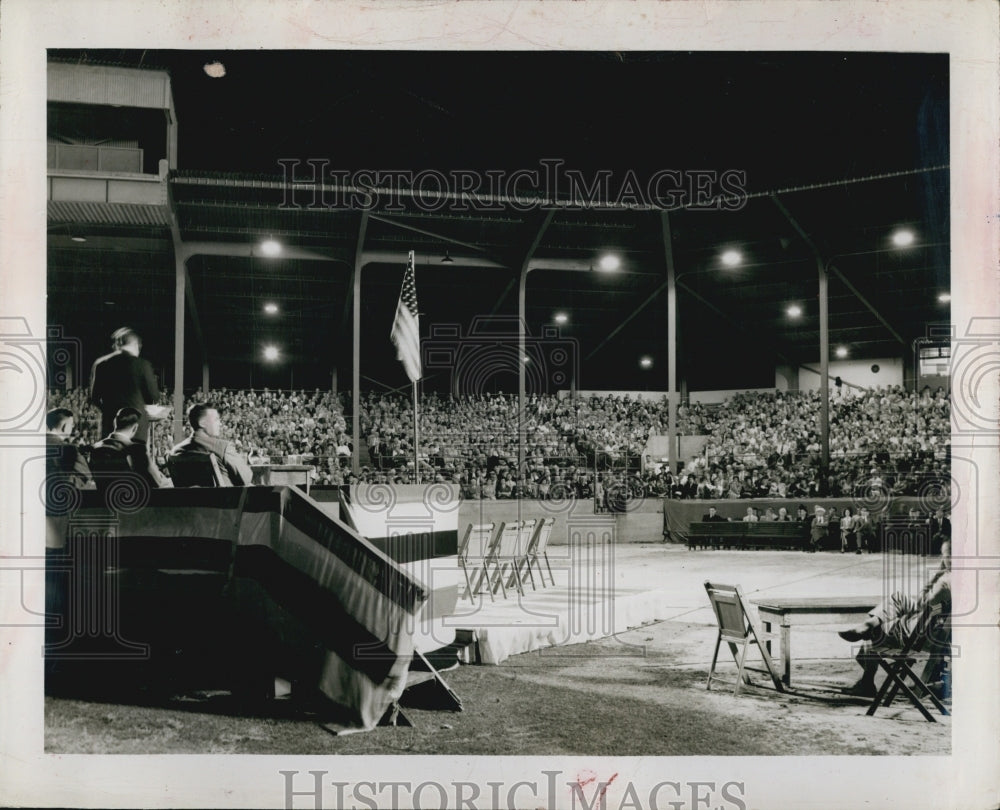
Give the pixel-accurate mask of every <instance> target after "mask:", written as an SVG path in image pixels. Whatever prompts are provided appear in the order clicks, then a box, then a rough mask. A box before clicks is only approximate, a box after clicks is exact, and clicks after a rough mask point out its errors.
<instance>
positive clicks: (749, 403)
mask: <svg viewBox="0 0 1000 810" xmlns="http://www.w3.org/2000/svg"><path fill="white" fill-rule="evenodd" d="M80 394H81V392H79V391H71V392H59V393H58V394H57V393H55V392H53V394H52V397H51V402H50V406H51V407H56V406H64V407H68V408H69V409H70V410H72V411H74V412H75V413H77V414H78V415H79V418H78V424H77V430H78V432H79V437H80V441H82V442H85V443H89V442H92V441H97V440H99V439H101V438H103V436H105V435H107V433H102V432H101V431H100V430H99V429H98V427H97V421H96V420H95V417H94V415H93V414H94V412H93V409H92V408H91V409H88V407H87V403H86V401H85V399H81V398H80ZM161 399H162V398H161ZM203 401H204V402H214V403H217V404H218V405H219V406H221V407H223V408H224V409H225V412H226V421H227V426H228V428H229V430H230V432H231V435H232V438H233V440H234V442H237V441H238V442H241V445H239V446H240V447H242V448H244V449H247V450H249V449H257V450H258V451H259V452H260V453H261V455H263V456H268V457H270V458H271V459H272V460H273V461H274V462H275V463H281V461H283V460H285V459H286V458H287V457H289V456H291V457H302V458H304V459H308V463H313V464H315V465H316V466H317V468H318V470H320V471H321V473H322V474H323V475H326V476H327V477H330V478H331V479H332V478H335V477H337V476H338V475H340V473H339V472H337V471H336V470H337V469H339V468H336V469H334V468H330V467H329V466H328V459H330V458H335V457H336V456H337V454H338V451H339V452H340V453H341V454H342V455H341V458H342V459H346V458H347V456H346V455H343V453H344V450H345V449H346V450H347V451H351V450H352V448H351V447H350V441H349V439H348V437H349V430H348V427H347V420H346V419H345V416H344V411H343V403H342V401H341V398H340V397H338V396H337V395H335V394H332V393H330V392H326V393H323V392H319V391H317V392H315V393H309V392H305V391H284V392H280V391H264V392H260V391H225V390H217V391H212V392H199V395H198V396H196V397H195V398H194V399H189V400H188V403H187V404H188V405H190V404H194V403H195V402H203ZM818 411H819V399H818V395H817V394H816V393H815V392H802V393H795V394H791V393H786V392H780V393H775V394H736V395H734V396H733V397H731V398H730V399H729V400H728V401H727V402H725V403H723V404H722V405H719V406H713V407H712V408H711V409H707V408H705V407H704V406H701V405H698V404H697V403H695V404H691V405H684V406H682V407H680V408H678V423H679V425H680V426H681V430H682V431H684V432H686V433H701V434H703V435H705V437H706V440H707V443H706V445H705V449H704V452H703V453H702V454H701V455H700V456H698V457H697V458H695V459H689V460H688V461H687V462H686V463H685V465H684V469H683V470H682V471H681V472H680V473H673V472H671V471H670V470H667V469H663V470H661V471H659V472H657V470H656V465H655V464H653V465H650V468H649V469H648V470H646V471H644V472H643V473H642V474H641V476H640V477H639V479H638V480H639V482H640V483H641V484H642V488H643V489H644V490H645V492H646V493H647V494H653V495H658V494H660V493H665V494H667V496H668V497H675V498H707V499H710V498H725V497H731V498H739V497H742V496H743V495H744V492H745V493H746V494H747V495H753V494H755V493H756V494H765V495H767V497H774V498H777V497H787V498H808V497H815V496H816V495H817V494H818V491H819V486H818V483H817V482H818V481H819V480H820V478H819V440H818V437H817V435H816V431H815V429H814V428H813V425H815V424H816V420H817V419H818ZM904 413H905V414H906V415H907V416H906V419H903V418H902V414H904ZM420 414H421V424H420V430H421V436H422V437H424V447H426V448H427V456H426V457H425V458H424V459H422V461H421V472H422V475H429V474H430V471H431V467H433V468H434V469H436V470H442V472H441V474H442V475H443V476H444V477H445V478H446V479H449V478H450V479H451V480H457V478H458V476H460V475H463V474H464V475H465V476H466V481H467V482H471V481H472V479H473V478H474V477H475V476H481V477H483V480H485V475H486V474H487V473H488V472H490V471H493V470H496V469H499V468H500V466H501V464H506V467H507V471H508V476H510V477H512V478H513V480H514V481H515V482H518V483H516V484H515V485H514V486H513V488H512V490H511V492H512V494H513V492H515V491H518V492H519V491H522V488H521V486H520V483H519V482H520V477H521V475H522V474H523V475H524V476H525V486H524V491H527V492H533V491H534V489H535V486H536V485H537V487H538V489H539V490H542V489H547V491H548V493H549V494H550V495H552V496H554V495H556V494H558V495H559V497H584V496H583V495H582V493H584V492H585V491H586V489H587V484H588V483H589V484H590V486H591V489H592V490H593V489H594V488H596V484H597V481H596V479H594V478H593V474H594V472H596V473H599V474H601V475H606V478H603V479H602V480H601V482H600V483H601V486H602V488H603V489H604V490H605V492H607V490H608V487H609V485H610V484H611V482H612V480H617V479H618V478H619V477H620V473H621V471H622V470H623V469H624V468H625V466H626V464H628V469H629V470H630V471H631V470H634V469H636V468H637V467H638V465H639V461H640V458H641V454H642V453H643V451H644V450H645V447H646V441H647V439H648V437H649V435H650V432H651V431H654V432H658V431H659V428H657V427H656V426H657V425H659V426H660V427H661V428H662V425H664V424H665V423H666V421H667V402H666V399H665V398H663V399H661V400H659V401H656V402H650V401H640V400H632V399H627V398H624V397H616V396H607V397H597V396H594V397H585V398H565V399H560V398H558V397H555V396H543V395H533V396H531V397H529V399H528V402H527V408H526V413H525V426H526V429H525V436H526V446H525V468H524V469H522V470H515V465H516V462H517V458H518V438H517V437H518V425H519V421H518V408H517V399H516V397H512V396H508V395H503V394H497V395H485V394H484V395H481V396H461V397H439V396H437V395H434V394H428V395H426V396H425V397H424V398H423V401H422V403H421V410H420ZM359 419H360V424H361V435H362V436H363V437H365V438H366V439H367V440H368V446H369V452H370V454H371V456H372V463H371V467H370V469H369V470H368V471H367V472H364V473H362V475H361V479H362V480H366V481H373V480H375V476H376V475H378V474H379V472H380V468H381V469H384V470H385V471H386V472H388V473H390V474H391V476H392V477H399V478H400V479H401V480H403V481H410V480H412V478H413V473H414V469H413V466H412V460H413V454H412V448H411V445H410V442H411V438H410V435H411V433H412V424H411V419H410V413H409V403H408V401H407V400H406V398H404V397H398V396H395V395H380V394H374V393H368V394H365V395H363V396H362V399H361V413H360V414H359ZM949 431H950V423H949V412H948V400H947V397H946V396H944V395H942V396H940V397H934V398H928V399H927V401H926V402H924V401H923V400H920V401H918V398H917V397H916V395H908V394H905V393H904V392H902V391H901V390H884V389H883V390H882V391H878V390H873V391H868V392H861V393H858V394H852V395H851V396H845V397H840V398H837V399H836V400H835V401H834V402H833V403H832V404H831V421H830V444H831V469H830V473H829V474H830V475H831V476H833V477H834V479H835V481H837V482H838V483H839V486H840V487H841V490H842V491H843V492H845V493H847V492H851V493H855V492H856V493H857V494H858V497H869V496H871V497H876V498H878V497H884V496H886V495H888V494H890V493H892V494H910V495H913V494H918V492H919V491H920V487H921V486H925V485H926V480H927V476H928V475H934V476H936V477H939V478H941V479H942V480H943V481H944V482H947V480H948V476H947V463H948V462H947V458H948V450H949V447H948V442H949V440H948V435H949ZM345 439H347V442H346V443H345ZM171 445H172V440H171V436H170V435H169V426H168V425H166V424H165V423H164V422H153V423H152V424H151V426H150V431H149V454H150V456H152V457H153V458H154V459H155V460H156V461H157V463H158V464H159V465H160V466H163V464H164V463H165V460H166V455H167V453H168V452H169V451H170V448H171ZM441 462H445V463H446V464H447V465H448V466H449V467H450V469H449V470H443V469H442V468H443V467H444V465H443V464H442V463H441ZM428 465H430V466H428ZM588 469H589V470H592V471H593V472H592V473H591V478H589V479H588V478H587V477H586V476H581V475H580V474H579V473H580V471H581V470H588ZM869 471H870V472H869ZM543 475H546V476H547V478H548V482H547V484H545V485H544V486H543V484H542V480H543V479H542V476H543ZM628 479H629V486H628V491H630V492H633V493H634V492H636V491H638V489H637V488H636V486H635V483H636V479H635V477H634V476H633V475H632V473H631V472H629V474H628ZM390 480H391V479H390ZM824 480H825V479H824ZM765 485H766V492H764V487H765ZM945 487H946V484H945ZM494 495H495V492H494ZM539 497H543V495H542V493H541V492H540V493H539ZM603 501H604V498H603V497H598V503H599V504H602V503H603ZM599 508H600V507H599Z"/></svg>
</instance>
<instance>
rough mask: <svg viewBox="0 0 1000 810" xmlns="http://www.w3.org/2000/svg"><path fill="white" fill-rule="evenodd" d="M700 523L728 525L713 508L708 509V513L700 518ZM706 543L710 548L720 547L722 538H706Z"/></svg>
mask: <svg viewBox="0 0 1000 810" xmlns="http://www.w3.org/2000/svg"><path fill="white" fill-rule="evenodd" d="M701 522H702V523H728V521H727V520H726V518H724V517H723V516H722V515H720V514H719V513H718V512H717V511H716V509H715V507H714V506H710V507H708V512H707V513H706V514H704V515H702V516H701ZM706 541H707V543H708V545H710V546H711V547H712V548H715V547H716V545H721V544H722V538H721V537H708V538H706Z"/></svg>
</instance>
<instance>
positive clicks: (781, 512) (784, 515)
mask: <svg viewBox="0 0 1000 810" xmlns="http://www.w3.org/2000/svg"><path fill="white" fill-rule="evenodd" d="M775 520H778V521H780V522H781V523H785V522H786V521H791V518H790V517H789V516H788V510H787V509H786V508H785V507H784V506H782V507H779V509H778V517H777V518H775Z"/></svg>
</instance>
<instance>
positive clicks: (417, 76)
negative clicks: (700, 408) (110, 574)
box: [48, 50, 950, 390]
mask: <svg viewBox="0 0 1000 810" xmlns="http://www.w3.org/2000/svg"><path fill="white" fill-rule="evenodd" d="M50 58H51V59H57V60H60V61H69V62H73V63H84V64H95V63H114V64H120V65H126V66H131V67H144V68H147V67H161V68H163V69H166V70H167V71H168V72H169V74H170V77H171V82H172V91H173V96H174V103H175V107H176V113H177V118H178V121H179V145H178V146H179V157H178V167H179V168H178V169H177V170H176V171H173V172H171V175H170V180H169V185H170V193H171V196H172V198H173V203H174V206H175V209H176V211H177V216H178V224H179V228H180V237H181V239H182V240H183V241H185V242H204V243H211V244H217V245H219V246H221V248H220V249H221V250H222V251H223V252H225V250H226V248H227V246H228V247H231V246H233V245H244V246H246V245H259V243H260V241H261V240H263V239H266V238H273V239H275V240H277V241H279V242H280V243H281V244H282V245H283V246H285V248H286V255H287V251H288V250H291V249H296V248H297V249H300V250H302V251H312V252H314V253H318V254H322V255H323V256H325V257H328V259H329V260H326V261H315V260H307V259H290V258H268V257H265V256H262V255H260V253H259V251H256V250H255V255H244V256H242V257H241V256H227V255H198V256H195V257H194V258H192V259H191V260H190V262H189V265H188V267H189V272H190V277H191V287H192V293H193V298H194V301H195V305H196V309H197V311H198V316H199V326H200V329H201V331H202V333H203V335H204V342H205V347H206V351H207V355H208V357H207V359H208V363H209V367H210V370H211V379H212V384H213V386H222V385H225V386H229V387H247V386H249V385H253V386H254V387H262V386H263V385H270V386H279V387H288V386H289V384H293V385H294V387H296V388H298V387H310V388H311V387H315V386H325V385H328V384H329V381H330V374H331V370H332V369H333V368H334V367H339V369H340V380H339V385H340V387H341V388H346V387H347V386H348V379H349V368H350V366H349V364H350V335H351V331H350V315H351V298H350V290H351V273H352V269H353V266H354V260H355V252H356V250H357V244H358V237H359V233H360V231H361V226H362V218H363V217H365V221H366V224H365V236H364V250H365V251H369V252H372V253H380V254H392V255H393V257H396V256H401V255H404V254H405V253H406V251H408V250H413V251H415V252H416V254H417V257H418V261H419V262H421V263H420V264H418V268H417V290H418V297H419V303H420V310H421V331H422V333H423V335H424V337H425V338H426V337H427V336H428V335H430V334H431V331H432V329H433V330H434V332H435V334H436V335H440V334H441V329H440V327H446V326H448V325H454V327H455V329H457V330H458V331H459V332H460V333H461V334H465V335H467V334H468V333H469V331H470V330H471V329H472V328H473V325H474V323H476V324H478V328H480V329H482V328H483V325H484V323H485V322H484V320H483V318H484V317H486V316H488V323H489V324H490V326H491V327H493V328H496V329H502V330H506V331H507V332H508V333H509V331H510V328H511V326H510V324H511V323H512V320H511V319H512V318H514V317H516V314H517V276H518V272H519V270H520V268H521V264H522V262H523V261H524V259H525V257H526V256H528V255H530V256H533V257H534V258H535V259H536V261H537V263H538V264H539V267H538V269H536V270H533V271H532V272H531V274H530V275H529V279H528V287H527V314H528V326H529V329H530V332H531V334H532V335H534V336H535V337H536V338H538V339H542V338H541V336H542V334H543V328H545V327H550V326H552V325H553V324H554V318H555V315H556V313H564V314H565V315H566V322H565V323H563V324H561V325H559V330H560V331H559V335H558V340H564V339H570V340H572V341H573V342H572V343H570V344H568V345H569V346H570V347H571V348H570V351H571V352H573V353H575V356H576V357H577V359H578V361H579V365H580V369H581V370H580V372H579V375H578V377H577V379H576V382H577V385H578V386H579V387H581V388H585V389H592V388H610V389H632V388H650V389H654V390H656V389H660V390H662V389H666V387H667V368H666V339H667V331H666V294H665V278H666V276H665V273H666V270H665V267H666V263H665V262H666V260H665V250H664V236H663V222H662V217H661V215H660V212H659V209H661V208H667V209H670V213H669V215H668V221H669V227H670V233H671V243H672V250H673V261H674V264H675V267H676V272H677V275H678V279H679V287H680V290H679V298H678V310H679V329H680V356H681V360H680V363H679V368H680V372H681V376H682V377H684V378H686V380H687V381H688V385H689V388H690V389H691V390H699V389H713V388H733V387H768V386H771V385H773V382H774V375H773V368H774V364H775V362H779V363H780V362H788V363H793V364H796V363H810V364H811V363H815V362H816V361H817V359H818V351H819V350H818V341H819V339H818V312H817V302H816V300H817V262H816V258H815V254H814V251H813V248H814V247H815V248H816V249H818V250H819V251H820V253H821V254H822V255H823V256H824V257H825V258H826V259H828V260H831V262H832V265H833V266H835V267H836V268H837V270H838V271H839V273H834V274H833V275H831V279H830V340H831V345H832V346H844V347H846V348H847V349H848V351H849V356H850V357H852V358H856V359H866V358H872V359H874V358H882V357H893V356H895V357H899V356H902V357H903V358H904V359H905V360H907V361H908V360H909V359H910V358H911V356H912V355H911V352H912V342H913V341H914V340H915V339H916V338H919V337H923V336H925V335H926V334H927V332H928V329H929V328H930V327H931V325H933V324H939V323H945V322H947V321H948V315H949V313H948V306H947V305H946V304H942V303H941V302H940V301H939V300H938V297H939V295H940V294H941V293H943V292H946V291H947V290H948V288H949V283H950V267H949V172H948V169H947V166H948V154H949V151H948V150H949V146H948V57H947V54H870V53H866V54H855V53H812V54H804V53H739V54H736V53H632V52H629V53H604V52H586V53H584V52H532V53H521V52H517V53H493V52H435V53H430V52H337V51H324V52H318V51H306V52H301V51H299V52H257V51H255V52H212V53H204V52H195V51H117V50H116V51H80V50H76V51H50ZM215 61H218V62H219V63H221V64H222V65H224V67H225V74H226V75H225V76H224V77H222V78H211V77H209V75H208V74H207V73H206V71H205V69H204V66H205V65H206V64H209V63H212V62H215ZM87 114H88V113H87V111H85V110H84V111H81V110H79V109H70V108H68V107H66V106H65V105H64V106H60V105H50V128H52V127H53V126H57V127H60V128H65V126H66V122H67V121H71V120H72V116H74V115H76V116H80V115H83V116H86V115H87ZM310 160H311V161H314V164H309V163H308V161H310ZM290 161H291V162H290ZM295 161H298V165H297V166H295V167H294V168H292V166H293V163H294V162H295ZM314 165H315V166H318V167H319V168H320V170H321V171H324V172H326V175H325V176H326V183H327V186H326V187H325V188H323V189H321V194H320V195H319V198H318V199H317V197H316V191H317V188H316V186H315V185H314V184H311V183H310V182H308V180H309V179H310V177H311V176H312V172H313V166H314ZM557 165H558V168H555V167H556V166H557ZM389 170H398V171H403V172H409V176H408V177H406V178H405V179H403V180H402V181H400V180H399V179H398V178H397V179H396V180H395V181H394V182H398V183H399V184H400V185H402V186H403V187H404V189H405V190H404V193H402V194H399V195H389V194H386V193H384V192H383V193H380V194H379V195H378V200H377V201H375V202H373V201H372V200H371V198H370V197H366V196H365V195H361V194H353V195H352V194H350V193H349V191H345V187H351V188H357V187H358V185H359V184H361V183H363V182H364V181H366V180H368V181H369V182H370V181H371V180H372V179H375V180H376V185H379V186H381V187H384V186H385V183H386V182H388V181H387V180H386V178H387V177H389V175H387V174H386V172H389ZM366 171H367V172H368V175H367V176H366V175H365V174H364V172H366ZM421 171H423V172H424V174H422V175H418V176H414V174H415V173H417V172H421ZM546 171H548V172H549V173H550V175H551V174H553V173H554V174H556V175H558V176H559V181H558V183H557V184H556V185H555V186H554V185H553V184H551V183H550V184H546V182H545V177H546ZM334 172H337V173H339V174H334ZM518 172H521V173H520V174H518ZM524 172H529V174H525V173H524ZM359 173H360V174H359ZM375 173H382V176H381V177H378V178H375V177H374V175H375ZM531 173H533V174H531ZM574 173H575V174H574ZM290 177H294V178H295V179H296V180H299V181H303V180H305V181H306V182H304V183H303V185H301V186H300V187H298V188H297V189H296V190H295V192H294V195H293V196H292V197H290V196H289V191H288V187H287V183H286V181H287V180H288V179H289V178H290ZM605 178H606V182H605ZM574 180H575V182H576V190H577V192H579V193H582V194H584V195H587V194H590V195H592V199H590V200H588V201H586V202H587V204H584V205H569V204H568V203H569V202H572V200H571V199H570V195H571V191H572V190H573V181H574ZM462 183H466V184H478V185H477V187H476V189H475V194H476V199H475V200H470V199H469V198H468V197H466V198H465V200H464V202H465V205H462V204H460V201H459V200H457V199H454V198H441V197H438V196H435V194H434V193H433V192H435V191H438V190H442V189H443V190H445V191H452V192H455V191H459V190H461V189H462V188H463V186H462V185H461V184H462ZM471 187H472V186H471V185H466V186H464V188H471ZM577 196H578V197H579V194H578V195H577ZM512 198H515V199H512ZM538 198H544V200H546V201H547V202H548V203H549V204H541V203H540V202H539V200H538ZM576 202H580V200H579V199H577V200H576ZM491 203H496V204H491ZM553 203H555V204H553ZM366 214H367V215H366ZM122 219H123V217H121V216H117V215H116V216H109V215H108V213H107V209H106V208H102V206H101V205H88V204H76V203H73V204H67V203H55V202H53V203H50V209H49V221H50V222H49V224H50V228H49V230H50V235H49V253H48V279H49V281H48V285H49V287H48V289H49V299H48V300H49V321H50V323H56V324H60V325H62V326H63V328H64V330H65V332H66V334H69V335H75V336H80V337H81V338H82V339H83V341H84V345H85V357H86V358H87V359H88V361H89V360H92V359H93V358H94V357H96V356H97V355H98V354H100V353H102V352H103V351H104V350H105V349H106V343H107V336H108V335H109V334H110V332H111V331H112V330H113V329H114V328H116V327H117V326H120V325H122V324H123V323H130V324H132V325H135V326H136V327H137V328H138V329H139V330H140V331H141V332H142V333H143V335H144V338H145V342H146V355H147V356H149V357H150V358H151V359H152V360H153V361H154V363H155V364H156V365H157V367H158V368H162V369H163V371H164V377H165V378H166V380H167V381H168V382H169V381H170V378H171V376H172V362H171V359H170V358H171V356H172V352H173V300H174V284H175V274H174V260H173V243H172V239H171V231H170V227H169V217H167V218H166V219H165V218H164V217H163V215H162V211H161V209H157V208H156V207H150V208H149V209H145V208H144V207H142V206H133V207H132V208H131V210H130V212H129V215H128V219H127V221H125V222H123V221H122ZM900 227H906V228H909V229H910V230H911V231H912V233H913V234H914V243H913V244H912V245H911V246H909V247H906V248H898V247H896V246H895V245H893V244H892V243H891V241H890V238H891V235H892V234H893V233H894V232H895V231H896V230H897V229H898V228H900ZM80 238H85V239H86V240H87V241H86V242H79V241H74V239H80ZM727 249H732V250H737V251H739V253H740V254H741V255H742V262H741V263H740V264H738V265H736V266H733V267H728V266H726V265H725V264H724V263H723V262H722V261H721V255H722V253H723V252H724V251H725V250H727ZM608 252H611V253H614V254H615V255H617V256H619V257H620V260H621V268H620V270H618V271H617V272H613V273H602V272H600V271H599V269H598V267H599V260H600V257H601V256H602V255H604V254H605V253H608ZM303 255H304V254H303ZM446 257H447V258H448V259H454V261H442V259H445V258H446ZM470 258H471V259H475V260H476V266H470V263H469V261H468V260H469V259H470ZM564 260H572V262H573V263H575V266H577V267H578V268H580V269H583V270H587V269H588V268H589V267H590V266H593V267H594V272H567V271H566V269H559V268H558V267H557V265H558V264H559V263H560V262H562V263H563V264H565V263H566V262H565V261H564ZM428 262H429V263H428ZM402 271H403V262H402V261H400V260H399V259H398V258H392V257H389V256H386V257H385V259H384V260H382V261H378V262H376V263H374V264H373V265H371V266H370V267H368V268H367V269H366V271H365V273H364V274H363V279H362V282H363V287H362V335H363V338H362V362H361V368H362V374H363V375H364V376H363V378H362V383H363V387H365V388H367V387H373V388H376V389H377V388H380V387H388V388H394V387H401V386H405V384H406V378H405V376H404V374H403V371H402V368H401V366H400V365H399V364H398V363H397V362H396V360H395V356H394V349H393V347H392V345H391V344H390V342H389V330H390V326H391V322H392V317H393V312H394V309H395V306H396V299H397V297H398V293H399V284H400V280H401V277H402ZM267 302H274V303H276V304H277V305H278V307H279V311H278V313H277V314H275V315H268V314H267V313H265V312H264V311H263V306H264V304H265V303H267ZM791 305H797V306H799V307H800V308H801V310H802V314H801V315H800V316H799V317H797V318H792V317H790V316H789V315H788V313H787V309H788V307H789V306H791ZM477 317H478V318H479V320H478V321H476V318H477ZM546 334H547V335H548V337H545V338H544V340H553V339H554V338H552V337H551V334H552V333H551V332H546ZM442 340H444V341H445V342H447V340H448V338H442ZM266 343H274V344H276V345H278V346H279V347H280V348H281V349H282V357H283V362H282V363H281V364H278V365H274V366H269V365H268V364H265V363H264V362H263V361H262V360H261V358H260V353H261V349H262V346H263V345H264V344H266ZM192 345H195V344H193V343H191V342H189V343H188V346H189V348H190V347H191V346H192ZM188 354H189V355H190V356H189V360H190V365H189V368H190V369H191V370H190V371H189V372H188V374H187V375H186V379H187V381H188V383H189V385H190V384H197V382H198V381H199V380H200V366H201V357H200V355H199V353H198V352H197V351H196V350H195V349H191V350H190V351H189V352H188ZM644 356H648V357H650V358H652V361H653V362H652V366H651V367H650V368H642V367H640V364H639V359H640V357H644ZM446 378H447V374H446V373H445V372H444V371H440V370H437V369H428V374H427V379H426V383H425V385H426V387H427V388H435V387H438V388H440V387H444V386H446V385H447V382H448V381H447V379H446ZM484 384H485V385H487V386H488V387H501V388H506V390H516V374H515V373H514V370H513V368H509V369H507V370H504V369H498V371H497V373H496V374H494V375H493V376H492V377H491V379H490V380H489V381H488V383H484ZM551 387H555V388H559V387H566V385H565V384H563V385H559V384H555V385H552V386H551Z"/></svg>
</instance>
